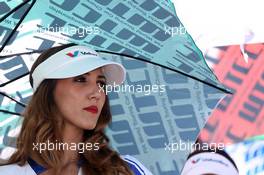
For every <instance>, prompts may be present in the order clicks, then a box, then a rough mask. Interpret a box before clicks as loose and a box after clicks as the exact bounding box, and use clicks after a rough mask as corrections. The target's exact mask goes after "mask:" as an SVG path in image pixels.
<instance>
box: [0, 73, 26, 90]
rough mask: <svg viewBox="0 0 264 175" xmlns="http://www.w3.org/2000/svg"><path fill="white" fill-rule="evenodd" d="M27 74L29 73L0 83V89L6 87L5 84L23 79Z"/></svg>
mask: <svg viewBox="0 0 264 175" xmlns="http://www.w3.org/2000/svg"><path fill="white" fill-rule="evenodd" d="M28 74H29V72H27V73H25V74H23V75H20V76H18V77H16V78H14V79H12V80H10V81H8V82H5V83H2V84H0V87H4V86H6V85H7V84H9V83H12V82H13V81H16V80H18V79H20V78H23V77H24V76H27V75H28Z"/></svg>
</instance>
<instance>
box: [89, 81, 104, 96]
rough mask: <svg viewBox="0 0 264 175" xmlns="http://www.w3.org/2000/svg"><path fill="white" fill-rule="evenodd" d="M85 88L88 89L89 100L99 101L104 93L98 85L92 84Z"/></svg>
mask: <svg viewBox="0 0 264 175" xmlns="http://www.w3.org/2000/svg"><path fill="white" fill-rule="evenodd" d="M87 88H88V89H89V90H88V91H89V93H88V96H89V99H99V98H100V97H101V96H102V94H103V93H104V92H103V89H102V87H100V86H99V85H98V83H93V85H91V86H90V87H87Z"/></svg>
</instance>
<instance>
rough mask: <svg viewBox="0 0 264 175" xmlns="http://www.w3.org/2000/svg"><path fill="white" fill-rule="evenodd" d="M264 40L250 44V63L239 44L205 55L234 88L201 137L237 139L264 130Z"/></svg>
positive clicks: (218, 74) (222, 139) (260, 132)
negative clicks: (244, 56)
mask: <svg viewBox="0 0 264 175" xmlns="http://www.w3.org/2000/svg"><path fill="white" fill-rule="evenodd" d="M263 49H264V44H262V43H260V44H246V45H245V52H246V53H247V54H248V55H249V57H248V63H246V62H245V61H244V60H243V59H242V57H243V56H242V54H241V52H240V47H239V45H231V46H222V47H216V48H211V49H209V50H208V52H207V54H206V55H205V58H206V60H207V62H208V63H209V65H210V67H212V69H213V70H214V72H215V74H216V75H217V76H218V78H219V81H221V82H223V83H224V84H225V85H226V86H228V87H229V88H231V89H233V91H234V92H235V93H234V94H233V95H228V96H226V97H225V98H224V100H222V101H221V103H220V104H219V105H218V107H217V109H216V110H214V112H213V113H212V115H211V117H210V119H209V120H208V122H207V124H206V126H205V128H204V129H203V130H202V132H201V135H200V136H201V140H203V141H204V142H213V143H219V142H221V143H236V142H241V141H243V140H245V139H247V138H250V137H254V136H256V135H260V134H263V132H264V123H263V120H264V83H263V80H264V67H263V64H264V52H263Z"/></svg>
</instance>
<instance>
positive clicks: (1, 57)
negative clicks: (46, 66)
mask: <svg viewBox="0 0 264 175" xmlns="http://www.w3.org/2000/svg"><path fill="white" fill-rule="evenodd" d="M44 51H46V50H34V51H32V52H21V53H15V54H11V55H3V56H0V60H1V59H4V58H8V57H13V56H18V55H30V54H34V53H42V52H44Z"/></svg>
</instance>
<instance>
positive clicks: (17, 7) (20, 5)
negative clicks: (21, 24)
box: [0, 0, 30, 23]
mask: <svg viewBox="0 0 264 175" xmlns="http://www.w3.org/2000/svg"><path fill="white" fill-rule="evenodd" d="M29 1H30V0H27V1H24V2H22V3H21V4H19V5H18V6H16V7H15V8H13V9H12V10H11V11H9V12H8V13H7V14H5V15H4V16H3V17H2V18H1V19H0V23H1V22H3V21H4V20H5V19H6V18H7V17H8V16H10V15H11V14H12V13H14V12H15V11H17V10H18V9H19V8H21V7H22V6H23V5H25V4H26V3H28V2H29Z"/></svg>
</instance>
